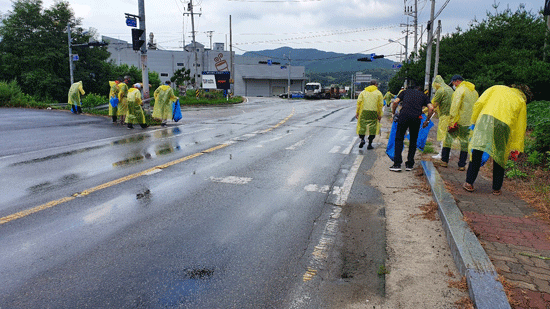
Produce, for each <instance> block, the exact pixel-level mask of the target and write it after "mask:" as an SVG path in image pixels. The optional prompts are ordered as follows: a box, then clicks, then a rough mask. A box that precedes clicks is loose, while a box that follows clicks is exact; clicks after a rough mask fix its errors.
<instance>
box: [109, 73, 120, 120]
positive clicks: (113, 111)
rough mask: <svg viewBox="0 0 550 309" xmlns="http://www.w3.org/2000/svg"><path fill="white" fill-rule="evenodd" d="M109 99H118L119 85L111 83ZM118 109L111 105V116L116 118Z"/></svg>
mask: <svg viewBox="0 0 550 309" xmlns="http://www.w3.org/2000/svg"><path fill="white" fill-rule="evenodd" d="M109 87H110V90H109V99H111V98H116V97H118V85H117V84H116V82H114V81H109ZM117 109H118V108H117V107H115V108H113V107H112V106H111V104H109V116H116V113H117Z"/></svg>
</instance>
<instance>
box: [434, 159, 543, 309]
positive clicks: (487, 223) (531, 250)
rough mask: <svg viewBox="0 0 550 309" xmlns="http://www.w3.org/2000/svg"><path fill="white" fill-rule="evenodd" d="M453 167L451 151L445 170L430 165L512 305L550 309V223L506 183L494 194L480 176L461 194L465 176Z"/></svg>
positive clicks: (463, 172)
mask: <svg viewBox="0 0 550 309" xmlns="http://www.w3.org/2000/svg"><path fill="white" fill-rule="evenodd" d="M457 163H458V151H457V152H455V151H453V154H452V155H451V160H450V162H449V167H447V168H443V167H440V166H438V165H437V163H436V162H434V165H435V166H436V167H437V170H438V172H439V175H440V176H441V178H442V179H443V181H444V182H445V185H446V188H447V190H448V191H449V192H450V193H451V194H452V196H453V197H454V198H455V200H456V204H457V205H458V208H459V209H460V211H461V212H462V214H463V215H464V218H465V221H466V222H467V223H468V225H469V226H470V227H471V228H472V230H473V232H474V233H475V235H476V236H477V238H478V240H479V242H480V243H481V245H482V246H483V248H484V249H485V252H486V253H487V255H488V256H489V258H490V260H491V261H492V263H493V265H494V266H495V268H496V269H497V271H498V273H499V274H500V275H502V276H503V277H504V278H505V279H506V281H507V282H508V283H511V284H512V285H513V287H512V291H513V296H512V297H513V298H512V299H513V300H512V301H511V302H510V305H511V307H512V308H550V224H548V223H546V222H544V221H542V220H539V219H537V218H536V217H535V216H533V214H534V213H535V210H534V209H533V208H530V206H529V204H528V203H526V202H525V201H523V200H522V199H521V198H519V197H518V196H516V195H515V194H514V193H512V192H510V191H509V190H507V189H506V184H505V186H504V187H503V190H502V195H500V196H494V195H492V194H491V192H492V189H491V185H492V180H490V179H488V178H487V177H485V176H483V175H482V174H483V173H482V172H480V174H479V176H478V178H477V180H476V182H475V184H474V187H475V189H476V190H475V191H474V192H467V191H465V190H464V189H462V184H463V183H464V181H465V179H466V172H465V171H458V165H457Z"/></svg>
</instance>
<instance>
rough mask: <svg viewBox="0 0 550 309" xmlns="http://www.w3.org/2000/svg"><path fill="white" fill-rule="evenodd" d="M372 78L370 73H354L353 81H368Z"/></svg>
mask: <svg viewBox="0 0 550 309" xmlns="http://www.w3.org/2000/svg"><path fill="white" fill-rule="evenodd" d="M371 80H372V74H355V82H357V83H370V81H371Z"/></svg>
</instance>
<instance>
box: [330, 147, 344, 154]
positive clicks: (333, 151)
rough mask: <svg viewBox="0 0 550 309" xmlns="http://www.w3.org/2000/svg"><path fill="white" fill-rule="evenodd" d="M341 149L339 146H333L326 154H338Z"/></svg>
mask: <svg viewBox="0 0 550 309" xmlns="http://www.w3.org/2000/svg"><path fill="white" fill-rule="evenodd" d="M341 148H342V147H340V146H334V147H332V149H331V150H330V151H329V152H328V153H339V152H340V149H341Z"/></svg>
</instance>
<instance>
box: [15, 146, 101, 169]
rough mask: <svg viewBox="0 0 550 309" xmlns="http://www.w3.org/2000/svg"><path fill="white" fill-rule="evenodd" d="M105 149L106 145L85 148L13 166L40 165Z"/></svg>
mask: <svg viewBox="0 0 550 309" xmlns="http://www.w3.org/2000/svg"><path fill="white" fill-rule="evenodd" d="M103 147H106V145H101V146H94V147H86V148H83V149H77V150H71V151H66V152H62V153H58V154H55V155H51V156H46V157H42V158H36V159H32V160H27V161H21V162H17V163H13V164H12V165H11V166H19V165H25V164H32V163H40V162H45V161H49V160H55V159H60V158H66V157H69V156H73V155H76V154H80V153H85V152H88V151H92V150H96V149H100V148H103Z"/></svg>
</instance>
